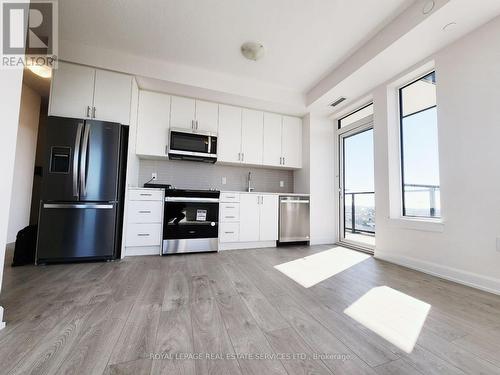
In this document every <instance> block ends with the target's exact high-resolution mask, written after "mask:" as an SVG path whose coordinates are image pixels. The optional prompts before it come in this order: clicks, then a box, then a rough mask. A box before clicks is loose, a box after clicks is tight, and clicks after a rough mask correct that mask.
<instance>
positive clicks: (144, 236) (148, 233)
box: [126, 224, 162, 246]
mask: <svg viewBox="0 0 500 375" xmlns="http://www.w3.org/2000/svg"><path fill="white" fill-rule="evenodd" d="M161 232H162V225H161V224H129V225H127V237H126V240H127V242H126V244H127V245H126V246H159V245H160V244H161Z"/></svg>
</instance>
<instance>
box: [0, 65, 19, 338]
mask: <svg viewBox="0 0 500 375" xmlns="http://www.w3.org/2000/svg"><path fill="white" fill-rule="evenodd" d="M22 80H23V72H22V70H1V69H0V87H1V90H0V113H1V114H2V130H1V132H2V133H1V134H2V136H1V137H0V171H2V178H1V179H0V207H2V209H1V210H0V288H1V285H2V284H1V280H2V277H3V267H4V261H5V246H6V244H7V224H8V220H9V207H10V198H11V192H12V177H13V172H14V155H15V151H16V138H17V126H18V120H19V105H20V101H21V85H22ZM2 321H3V309H2V307H1V306H0V328H2V326H3V323H2Z"/></svg>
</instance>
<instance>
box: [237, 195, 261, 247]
mask: <svg viewBox="0 0 500 375" xmlns="http://www.w3.org/2000/svg"><path fill="white" fill-rule="evenodd" d="M259 203H260V195H256V194H241V196H240V214H241V215H240V241H243V242H254V241H259V238H260V220H259V219H260V204H259Z"/></svg>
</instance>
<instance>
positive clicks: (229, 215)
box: [220, 203, 240, 223]
mask: <svg viewBox="0 0 500 375" xmlns="http://www.w3.org/2000/svg"><path fill="white" fill-rule="evenodd" d="M220 208H221V209H220V212H221V217H220V221H221V222H222V223H224V222H235V221H240V204H239V203H221V205H220Z"/></svg>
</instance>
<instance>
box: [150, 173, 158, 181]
mask: <svg viewBox="0 0 500 375" xmlns="http://www.w3.org/2000/svg"><path fill="white" fill-rule="evenodd" d="M151 178H152V179H153V180H156V179H157V178H158V173H156V172H153V173H151Z"/></svg>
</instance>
